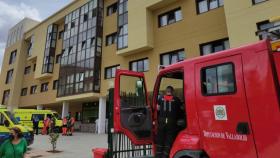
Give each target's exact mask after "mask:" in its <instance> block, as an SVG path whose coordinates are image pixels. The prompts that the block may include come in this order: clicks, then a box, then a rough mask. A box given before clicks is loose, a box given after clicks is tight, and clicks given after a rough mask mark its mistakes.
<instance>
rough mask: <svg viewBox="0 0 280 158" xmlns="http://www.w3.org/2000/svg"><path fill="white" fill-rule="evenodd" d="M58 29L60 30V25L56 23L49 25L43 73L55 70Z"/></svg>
mask: <svg viewBox="0 0 280 158" xmlns="http://www.w3.org/2000/svg"><path fill="white" fill-rule="evenodd" d="M57 30H58V26H57V25H55V24H52V25H49V26H48V30H47V41H46V46H45V54H44V60H43V68H42V72H43V74H44V73H52V72H53V65H54V58H55V48H56V38H57Z"/></svg>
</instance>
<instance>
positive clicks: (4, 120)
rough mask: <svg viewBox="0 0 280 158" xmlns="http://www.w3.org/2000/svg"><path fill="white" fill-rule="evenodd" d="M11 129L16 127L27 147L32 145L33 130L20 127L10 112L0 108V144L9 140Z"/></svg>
mask: <svg viewBox="0 0 280 158" xmlns="http://www.w3.org/2000/svg"><path fill="white" fill-rule="evenodd" d="M12 127H18V128H19V129H20V130H21V131H22V133H23V136H24V138H25V139H26V141H27V144H28V145H31V144H32V143H33V141H34V134H33V129H32V128H29V127H25V126H23V125H21V124H20V123H19V122H18V121H17V119H15V117H14V115H13V114H12V113H11V112H9V111H8V110H7V109H6V108H2V107H0V144H2V143H3V142H4V141H5V140H6V139H8V138H9V136H10V128H12Z"/></svg>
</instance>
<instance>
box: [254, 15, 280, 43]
mask: <svg viewBox="0 0 280 158" xmlns="http://www.w3.org/2000/svg"><path fill="white" fill-rule="evenodd" d="M274 27H275V26H274V23H270V22H269V21H268V20H266V21H262V22H259V23H257V28H258V31H257V35H258V36H259V39H260V40H263V39H270V40H272V41H276V40H279V33H273V32H270V31H269V30H270V29H271V28H274ZM275 31H278V30H275Z"/></svg>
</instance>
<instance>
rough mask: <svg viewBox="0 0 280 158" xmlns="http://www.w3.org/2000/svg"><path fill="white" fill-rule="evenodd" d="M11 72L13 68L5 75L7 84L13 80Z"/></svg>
mask: <svg viewBox="0 0 280 158" xmlns="http://www.w3.org/2000/svg"><path fill="white" fill-rule="evenodd" d="M13 73H14V70H13V69H11V70H9V71H8V72H7V76H6V84H9V83H11V82H12V80H13Z"/></svg>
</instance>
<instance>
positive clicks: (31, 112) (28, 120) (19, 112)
mask: <svg viewBox="0 0 280 158" xmlns="http://www.w3.org/2000/svg"><path fill="white" fill-rule="evenodd" d="M14 114H15V118H16V119H17V120H18V121H19V122H20V123H21V124H22V125H25V126H28V127H31V128H33V122H32V118H33V117H37V118H38V119H39V120H40V121H39V128H43V126H44V123H43V121H44V119H45V118H46V117H48V116H51V117H54V118H55V125H56V128H57V129H58V130H60V129H61V127H62V119H61V116H60V115H59V114H58V113H57V112H55V111H52V110H36V109H15V110H14Z"/></svg>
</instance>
